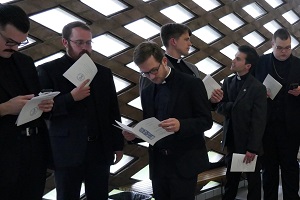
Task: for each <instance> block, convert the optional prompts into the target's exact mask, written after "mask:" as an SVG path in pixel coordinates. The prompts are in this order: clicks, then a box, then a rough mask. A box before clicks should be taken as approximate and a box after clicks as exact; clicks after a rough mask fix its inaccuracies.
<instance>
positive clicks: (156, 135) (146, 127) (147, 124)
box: [116, 117, 174, 145]
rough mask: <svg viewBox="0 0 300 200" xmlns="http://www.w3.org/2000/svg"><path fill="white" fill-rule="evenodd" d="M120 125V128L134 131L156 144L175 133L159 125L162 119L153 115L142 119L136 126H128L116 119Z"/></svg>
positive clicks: (145, 139) (143, 138) (140, 136)
mask: <svg viewBox="0 0 300 200" xmlns="http://www.w3.org/2000/svg"><path fill="white" fill-rule="evenodd" d="M116 122H117V124H118V125H119V126H120V127H118V128H120V129H122V130H125V131H127V132H130V133H133V134H135V135H136V136H138V137H139V138H141V139H142V140H144V141H146V142H148V143H149V144H151V145H154V144H155V143H156V142H157V141H159V140H160V139H162V138H164V137H166V136H168V135H170V134H173V133H174V132H167V131H166V130H165V129H163V128H161V127H159V126H158V125H159V124H160V121H159V120H158V119H156V118H155V117H151V118H148V119H145V120H143V121H140V122H139V123H138V124H137V125H136V126H135V127H134V128H131V127H129V126H126V125H125V124H122V123H121V122H118V121H116Z"/></svg>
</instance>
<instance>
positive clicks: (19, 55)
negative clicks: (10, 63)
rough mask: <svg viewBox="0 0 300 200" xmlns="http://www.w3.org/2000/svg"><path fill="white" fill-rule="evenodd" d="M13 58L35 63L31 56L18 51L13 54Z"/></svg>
mask: <svg viewBox="0 0 300 200" xmlns="http://www.w3.org/2000/svg"><path fill="white" fill-rule="evenodd" d="M13 58H14V59H24V60H25V59H26V60H30V61H33V59H32V58H31V57H30V56H28V55H26V54H24V53H21V52H18V51H17V52H15V53H14V54H13Z"/></svg>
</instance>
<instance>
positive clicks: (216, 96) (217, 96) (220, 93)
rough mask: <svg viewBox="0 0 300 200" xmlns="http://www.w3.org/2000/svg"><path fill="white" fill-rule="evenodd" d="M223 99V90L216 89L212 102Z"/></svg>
mask: <svg viewBox="0 0 300 200" xmlns="http://www.w3.org/2000/svg"><path fill="white" fill-rule="evenodd" d="M222 99H223V90H221V89H215V90H214V91H213V92H212V94H211V97H210V102H211V103H219V102H220V101H221V100H222Z"/></svg>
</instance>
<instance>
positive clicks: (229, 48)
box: [220, 44, 238, 60]
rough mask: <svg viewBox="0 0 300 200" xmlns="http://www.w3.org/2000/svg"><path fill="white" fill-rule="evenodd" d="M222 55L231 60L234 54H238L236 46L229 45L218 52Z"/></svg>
mask: <svg viewBox="0 0 300 200" xmlns="http://www.w3.org/2000/svg"><path fill="white" fill-rule="evenodd" d="M220 52H221V53H222V54H224V55H225V56H227V57H228V58H230V59H231V60H233V59H234V58H235V54H236V53H237V52H238V46H237V45H236V44H230V45H228V46H226V47H225V48H223V49H221V51H220Z"/></svg>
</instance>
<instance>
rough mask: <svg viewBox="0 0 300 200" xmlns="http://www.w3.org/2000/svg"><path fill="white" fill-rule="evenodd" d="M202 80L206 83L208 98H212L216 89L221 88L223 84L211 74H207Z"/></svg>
mask: <svg viewBox="0 0 300 200" xmlns="http://www.w3.org/2000/svg"><path fill="white" fill-rule="evenodd" d="M202 81H203V83H204V86H205V89H206V92H207V96H208V99H210V97H211V95H212V93H213V91H214V90H215V89H221V86H220V85H219V84H218V83H217V82H216V81H215V79H213V78H212V77H211V76H210V75H209V74H207V75H206V76H205V77H204V79H203V80H202Z"/></svg>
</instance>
